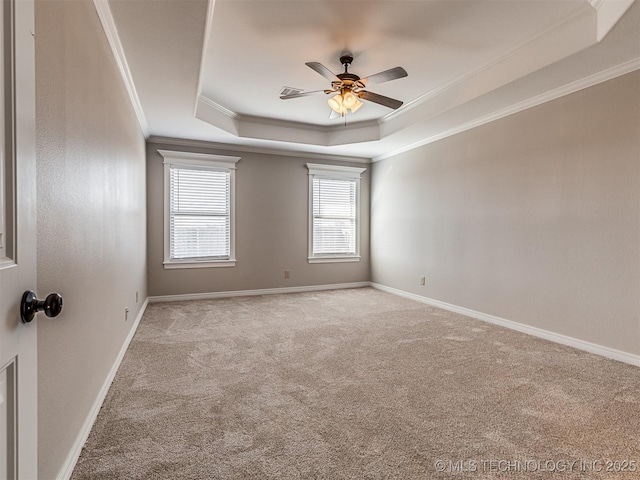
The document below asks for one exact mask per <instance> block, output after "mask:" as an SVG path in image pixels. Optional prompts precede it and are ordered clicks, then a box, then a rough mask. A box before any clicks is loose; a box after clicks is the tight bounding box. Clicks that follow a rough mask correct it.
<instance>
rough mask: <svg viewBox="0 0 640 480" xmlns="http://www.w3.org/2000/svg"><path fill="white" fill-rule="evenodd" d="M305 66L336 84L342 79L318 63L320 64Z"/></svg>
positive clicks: (308, 63) (310, 63) (307, 64)
mask: <svg viewBox="0 0 640 480" xmlns="http://www.w3.org/2000/svg"><path fill="white" fill-rule="evenodd" d="M305 65H306V66H307V67H309V68H310V69H311V70H314V71H316V72H317V73H319V74H320V75H322V76H323V77H324V78H326V79H327V80H331V81H332V82H336V81H337V82H339V81H340V79H339V78H338V77H337V76H336V74H335V73H333V72H332V71H331V70H329V69H328V68H327V67H325V66H324V65H322V64H321V63H318V62H307V63H305Z"/></svg>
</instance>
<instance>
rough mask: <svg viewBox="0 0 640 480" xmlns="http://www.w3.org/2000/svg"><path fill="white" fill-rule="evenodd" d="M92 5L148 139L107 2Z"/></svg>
mask: <svg viewBox="0 0 640 480" xmlns="http://www.w3.org/2000/svg"><path fill="white" fill-rule="evenodd" d="M93 4H94V6H95V8H96V11H97V12H98V18H99V19H100V23H101V24H102V28H103V29H104V33H105V35H106V36H107V41H108V42H109V46H110V47H111V52H112V53H113V57H114V58H115V61H116V64H117V65H118V70H119V71H120V76H121V77H122V81H123V82H124V85H125V87H126V89H127V93H128V94H129V99H130V100H131V105H132V106H133V109H134V111H135V114H136V118H137V119H138V125H140V130H142V135H143V136H144V138H148V137H149V126H148V124H147V119H146V117H145V115H144V110H142V104H141V103H140V97H138V92H137V90H136V86H135V84H134V83H133V77H132V76H131V70H130V69H129V64H128V63H127V57H126V55H125V54H124V49H123V48H122V42H120V36H119V35H118V29H117V28H116V24H115V22H114V21H113V15H112V14H111V9H110V8H109V2H108V1H107V0H93Z"/></svg>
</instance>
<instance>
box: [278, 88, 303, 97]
mask: <svg viewBox="0 0 640 480" xmlns="http://www.w3.org/2000/svg"><path fill="white" fill-rule="evenodd" d="M300 92H302V89H301V88H292V87H282V90H280V96H281V97H282V96H285V95H297V94H299V93H300Z"/></svg>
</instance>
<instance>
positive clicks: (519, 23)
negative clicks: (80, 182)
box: [94, 0, 640, 158]
mask: <svg viewBox="0 0 640 480" xmlns="http://www.w3.org/2000/svg"><path fill="white" fill-rule="evenodd" d="M94 1H95V2H96V3H105V1H106V0H94ZM107 3H108V6H109V7H110V10H111V11H112V12H113V19H114V25H115V26H116V27H117V32H118V33H119V37H120V40H121V42H122V47H123V52H124V55H125V56H126V62H128V66H129V68H130V74H131V77H132V79H133V83H134V84H135V89H136V90H137V92H138V96H139V101H140V104H141V105H142V109H143V110H144V114H145V115H146V120H147V122H148V128H149V132H150V134H151V135H152V136H154V135H155V136H172V137H182V138H192V139H197V140H206V141H214V142H221V143H233V144H243V145H245V146H265V147H276V148H280V149H290V150H300V151H309V152H318V153H322V152H324V153H333V154H339V155H354V156H361V157H368V158H382V157H384V156H385V155H390V154H392V153H397V152H398V151H401V150H403V149H406V148H411V147H412V146H416V145H418V144H420V143H424V142H427V141H430V140H433V139H437V138H441V137H442V136H446V135H447V134H451V132H455V131H457V130H460V129H464V128H470V127H471V126H474V125H476V124H481V123H482V122H483V121H487V119H488V120H491V119H494V118H499V117H500V116H504V115H506V114H509V113H513V112H514V111H518V110H519V109H522V108H527V106H531V105H532V104H534V103H535V102H538V103H539V102H541V101H544V99H545V98H546V99H550V98H553V96H554V95H556V94H557V96H559V95H560V94H566V93H568V92H570V91H571V89H572V88H573V89H578V88H584V86H586V85H587V84H588V82H589V81H591V82H596V81H597V79H598V78H604V77H603V76H602V75H604V74H603V73H602V72H603V71H607V72H614V73H611V75H614V74H622V73H626V72H627V71H631V70H633V69H637V68H640V46H639V45H638V44H639V43H640V42H638V23H639V22H640V13H639V8H638V5H633V3H634V0H572V1H566V0H549V1H544V2H541V1H538V0H521V1H507V0H503V1H478V0H467V1H465V0H456V1H451V0H443V1H434V0H424V1H420V0H414V1H395V0H392V1H369V2H366V8H363V6H364V5H365V3H363V2H361V1H349V0H344V1H340V2H336V1H334V0H314V1H304V2H301V1H299V0H280V1H264V0H244V1H237V0H216V1H215V2H211V3H210V2H208V1H206V0H192V1H190V2H183V1H179V0H163V1H162V2H158V1H151V0H139V1H131V2H123V1H116V0H113V1H108V2H107ZM614 26H615V28H613V27H614ZM612 28H613V30H612ZM610 31H611V33H613V35H612V34H610V33H609V32H610ZM612 37H613V38H612ZM600 44H602V45H603V47H602V48H600ZM346 52H348V53H349V55H350V56H352V61H351V62H350V63H351V65H350V67H349V72H355V73H357V76H359V77H360V78H366V77H367V76H370V75H373V74H375V73H376V72H382V71H385V70H388V69H390V68H392V67H394V66H396V65H401V66H402V68H403V69H404V71H406V72H407V73H408V76H406V77H404V76H403V77H402V78H397V79H395V80H394V81H389V82H384V83H381V84H379V85H376V86H375V93H376V94H379V95H381V96H383V97H389V98H392V99H398V100H399V101H401V102H403V103H402V106H399V108H397V109H392V108H389V105H386V106H385V105H384V104H381V103H382V102H377V103H376V102H363V103H364V104H365V106H363V107H362V108H357V109H356V111H350V112H349V113H348V115H347V116H346V120H347V122H346V125H345V121H344V120H345V118H341V117H340V116H338V118H334V119H331V118H329V112H330V109H329V107H328V105H327V100H328V97H329V96H328V95H325V94H324V93H320V94H318V95H308V96H306V98H299V99H296V100H293V99H291V100H286V101H283V100H281V98H280V97H281V96H282V95H283V92H285V93H286V92H288V93H289V94H292V93H293V94H295V93H296V92H309V91H316V90H319V91H321V92H322V91H324V90H330V89H331V88H330V87H331V84H330V82H328V81H327V79H326V78H323V76H320V75H318V71H317V69H316V70H315V71H314V69H313V68H307V67H305V63H310V62H311V61H313V62H314V63H316V64H321V65H323V66H324V67H325V68H326V69H327V70H329V71H331V72H342V71H343V70H344V65H343V64H341V60H340V58H341V56H344V55H345V53H346ZM332 75H333V73H332ZM598 75H600V77H599V76H598ZM585 79H587V80H585ZM583 81H584V82H586V83H584V84H583V83H580V82H583ZM600 81H602V80H600ZM581 86H582V87H581ZM285 87H286V89H285ZM516 87H517V88H516ZM367 90H368V86H367ZM550 92H552V93H550ZM558 92H560V93H558ZM545 95H546V97H545ZM187 98H189V99H190V102H189V104H188V105H187V100H186V99H187ZM532 102H533V103H532ZM394 106H397V104H394ZM187 111H188V113H185V112H187ZM195 119H198V120H195Z"/></svg>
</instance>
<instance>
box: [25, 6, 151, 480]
mask: <svg viewBox="0 0 640 480" xmlns="http://www.w3.org/2000/svg"><path fill="white" fill-rule="evenodd" d="M35 21H36V77H37V79H36V109H37V125H36V127H37V155H38V160H37V162H38V293H39V295H40V296H44V295H46V294H47V293H49V292H52V291H57V292H59V293H60V294H62V295H63V297H64V310H63V312H62V313H61V315H60V316H59V317H57V318H55V319H48V318H46V317H44V316H43V317H40V318H39V320H38V369H39V372H38V389H39V393H38V405H39V412H38V419H39V420H38V429H39V439H38V450H39V471H40V474H39V478H43V479H51V478H56V477H57V475H58V473H59V470H60V468H61V467H62V465H63V463H64V461H65V459H66V457H67V455H68V454H69V452H70V450H71V448H72V445H73V442H74V441H75V440H76V436H77V435H78V432H80V431H81V427H82V425H83V423H84V421H85V420H86V418H87V415H88V414H89V412H90V409H91V407H92V405H93V403H94V402H95V400H96V397H97V396H98V393H99V391H100V388H101V387H102V385H103V383H104V381H105V380H106V378H107V376H108V374H109V371H110V369H111V367H112V365H113V363H114V361H115V359H116V357H117V355H118V352H119V351H120V349H121V347H122V345H123V343H124V341H125V339H126V337H127V334H128V333H129V332H130V330H131V327H132V325H133V321H134V319H135V318H136V315H137V313H138V311H139V309H140V307H141V306H142V302H143V301H144V299H145V298H146V294H147V292H146V253H145V244H146V240H145V234H146V229H145V224H146V218H145V216H146V210H145V152H144V139H143V136H142V134H141V132H140V129H139V127H138V124H137V121H136V117H135V115H134V112H133V109H132V107H131V103H130V101H129V98H128V96H127V92H126V89H125V87H124V84H123V82H122V80H121V77H120V75H119V73H118V70H117V67H116V64H115V60H114V58H113V55H112V53H111V51H110V49H109V46H108V43H107V40H106V37H105V34H104V32H103V30H102V26H101V24H100V22H99V20H98V17H97V14H96V11H95V7H94V6H93V3H92V2H91V1H88V0H84V1H73V2H44V1H42V2H36V20H35ZM136 291H138V292H139V298H140V300H139V301H138V303H136V301H135V293H136ZM125 307H128V308H129V309H130V311H131V313H130V314H129V321H128V322H125V319H124V309H125ZM34 448H35V446H34Z"/></svg>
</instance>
